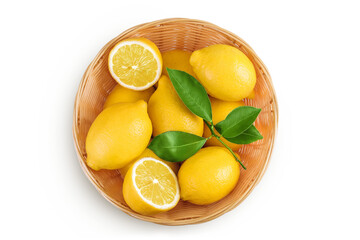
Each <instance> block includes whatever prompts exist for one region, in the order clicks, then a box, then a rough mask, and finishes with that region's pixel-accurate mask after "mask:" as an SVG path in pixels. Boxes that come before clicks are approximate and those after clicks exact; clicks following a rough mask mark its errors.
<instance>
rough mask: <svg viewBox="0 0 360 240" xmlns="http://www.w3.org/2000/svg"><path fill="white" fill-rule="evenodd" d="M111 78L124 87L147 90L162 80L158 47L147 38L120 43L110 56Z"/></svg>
mask: <svg viewBox="0 0 360 240" xmlns="http://www.w3.org/2000/svg"><path fill="white" fill-rule="evenodd" d="M108 66H109V71H110V74H111V76H112V77H113V78H114V79H115V80H116V81H117V82H118V83H119V84H120V85H122V86H123V87H126V88H129V89H133V90H138V91H140V90H145V89H148V88H150V87H151V86H153V85H154V84H155V83H156V82H157V81H158V80H159V78H160V75H161V71H162V57H161V53H160V51H159V49H158V48H157V46H156V45H155V44H154V43H153V42H151V41H150V40H148V39H146V38H131V39H126V40H124V41H121V42H119V43H118V44H117V45H116V46H115V47H114V48H113V49H112V50H111V51H110V54H109V59H108Z"/></svg>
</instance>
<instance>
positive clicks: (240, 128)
mask: <svg viewBox="0 0 360 240" xmlns="http://www.w3.org/2000/svg"><path fill="white" fill-rule="evenodd" d="M260 111H261V109H260V108H254V107H250V106H242V107H237V108H235V109H234V110H232V111H231V112H230V113H229V114H228V115H227V116H226V118H225V120H223V121H221V122H219V123H218V124H216V125H215V128H216V130H217V131H218V132H219V133H220V134H221V135H222V136H223V137H225V138H234V137H237V136H239V135H240V134H241V133H243V132H244V131H245V130H246V129H248V128H249V127H250V126H251V125H252V124H253V122H254V121H255V119H256V118H257V116H258V115H259V113H260Z"/></svg>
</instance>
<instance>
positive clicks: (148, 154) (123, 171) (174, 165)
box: [120, 148, 179, 178]
mask: <svg viewBox="0 0 360 240" xmlns="http://www.w3.org/2000/svg"><path fill="white" fill-rule="evenodd" d="M144 157H152V158H155V159H157V160H160V161H162V162H163V163H165V164H166V165H168V166H169V167H170V168H171V169H172V170H173V171H174V173H175V174H177V172H178V171H179V164H178V163H176V162H169V161H165V160H163V159H161V158H159V157H158V156H157V155H156V154H155V153H154V152H153V151H151V150H150V149H149V148H146V149H145V151H144V152H143V153H142V154H140V156H139V157H137V158H136V159H135V160H133V161H131V162H130V163H129V164H127V165H126V166H125V167H123V168H121V169H120V173H121V176H122V177H123V178H124V177H125V175H126V173H127V171H128V170H129V169H130V167H131V166H132V165H133V164H134V163H135V162H136V161H137V160H139V159H141V158H144Z"/></svg>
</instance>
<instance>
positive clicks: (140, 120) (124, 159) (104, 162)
mask: <svg viewBox="0 0 360 240" xmlns="http://www.w3.org/2000/svg"><path fill="white" fill-rule="evenodd" d="M146 109H147V104H146V102H144V101H142V100H140V101H137V102H135V103H117V104H114V105H112V106H110V107H108V108H106V109H105V110H103V111H102V112H101V113H100V114H99V115H98V116H97V117H96V119H95V121H94V122H93V123H92V125H91V127H90V129H89V132H88V135H87V137H86V146H85V147H86V152H87V159H86V162H87V164H88V166H89V167H91V168H92V169H94V170H99V169H118V168H122V167H124V166H125V165H126V164H128V163H129V162H130V161H131V160H133V159H134V158H136V157H137V156H139V155H140V154H141V153H142V152H143V151H144V150H145V148H146V147H147V145H148V143H149V141H150V138H151V133H152V126H151V121H150V118H149V116H148V114H147V111H146Z"/></svg>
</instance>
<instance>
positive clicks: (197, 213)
mask: <svg viewBox="0 0 360 240" xmlns="http://www.w3.org/2000/svg"><path fill="white" fill-rule="evenodd" d="M132 37H145V38H148V39H150V40H151V41H153V42H154V43H155V44H156V45H157V46H158V48H159V49H160V51H161V52H164V51H169V50H173V49H183V50H188V51H194V50H197V49H200V48H203V47H206V46H209V45H212V44H218V43H221V44H228V45H231V46H234V47H236V48H238V49H240V50H241V51H242V52H243V53H245V54H246V55H247V56H248V57H249V59H250V60H251V61H252V62H253V64H254V67H255V69H256V74H257V83H256V86H255V92H256V96H255V99H253V100H248V99H246V100H245V104H246V105H249V106H254V107H259V108H261V109H262V111H261V113H260V115H259V117H258V118H257V120H256V122H255V125H256V127H257V128H258V129H259V131H260V132H261V133H262V135H263V136H264V139H262V140H260V141H257V142H255V143H252V144H248V145H244V146H243V147H242V148H241V149H240V150H239V154H240V156H241V159H242V161H243V163H244V165H245V166H246V167H247V170H246V171H243V170H242V169H241V170H242V171H241V174H240V179H239V181H238V184H237V186H236V187H235V189H234V190H233V191H232V192H231V193H230V194H229V195H228V196H226V197H225V198H223V199H222V200H220V201H218V202H216V203H213V204H210V205H206V206H198V205H194V204H191V203H188V202H184V201H180V202H179V204H178V205H177V206H176V207H175V208H174V209H172V210H171V211H169V212H166V213H160V214H157V215H154V216H143V215H140V214H138V213H136V212H134V211H132V210H131V209H130V208H129V207H128V206H127V205H126V203H125V201H124V198H123V196H122V182H123V180H122V179H121V177H120V173H119V171H117V170H100V171H94V170H92V169H91V168H89V167H87V165H86V163H85V159H86V151H85V139H86V135H87V132H88V130H89V128H90V125H91V123H92V122H93V121H94V119H95V118H96V116H97V115H98V114H99V113H100V112H101V111H102V108H103V104H104V102H105V99H106V97H107V96H108V94H109V93H110V92H111V90H112V89H113V87H114V86H115V85H116V82H115V81H114V80H113V78H112V77H111V75H110V73H109V71H108V68H107V59H108V55H109V52H110V50H111V49H112V48H113V47H114V46H115V44H116V43H118V42H119V41H121V40H123V39H127V38H132ZM277 121H278V108H277V102H276V96H275V92H274V89H273V86H272V82H271V78H270V75H269V73H268V71H267V69H266V67H265V65H264V64H263V63H262V61H261V60H260V59H259V58H258V57H257V55H256V54H255V52H254V51H253V50H252V49H251V47H250V46H249V45H248V44H247V43H246V42H244V41H243V40H242V39H241V38H239V37H238V36H236V35H234V34H233V33H231V32H229V31H227V30H224V29H222V28H220V27H218V26H216V25H213V24H211V23H208V22H204V21H199V20H191V19H164V20H159V21H155V22H151V23H146V24H142V25H138V26H135V27H133V28H131V29H128V30H127V31H125V32H123V33H122V34H120V35H119V36H117V37H116V38H114V39H113V40H111V41H110V42H109V43H107V44H106V45H105V46H104V47H103V48H102V49H101V51H100V52H99V53H98V55H97V56H96V57H95V59H94V60H93V61H92V62H91V64H90V65H89V67H88V68H87V70H86V72H85V74H84V76H83V79H82V81H81V83H80V86H79V90H78V93H77V95H76V100H75V107H74V119H73V135H74V141H75V147H76V151H77V153H78V157H79V160H80V164H81V167H82V168H83V170H84V172H85V174H86V175H87V176H88V178H89V179H90V181H91V182H92V183H93V184H94V186H95V187H96V188H97V190H98V191H99V192H100V193H101V194H102V195H103V196H104V197H105V198H106V199H107V200H109V201H110V202H111V203H113V204H114V205H115V206H117V207H118V208H120V209H121V210H122V211H124V212H126V213H127V214H129V215H131V216H134V217H136V218H139V219H142V220H145V221H150V222H154V223H159V224H166V225H185V224H193V223H201V222H206V221H209V220H211V219H214V218H216V217H218V216H220V215H222V214H224V213H226V212H228V211H230V210H231V209H233V208H234V207H236V206H237V205H238V204H240V203H241V202H242V201H243V200H244V199H245V198H246V197H247V196H248V195H249V193H250V192H251V191H252V189H253V188H254V187H255V186H256V184H257V183H258V182H259V181H260V179H261V177H262V175H263V174H264V172H265V170H266V167H267V165H268V162H269V160H270V155H271V152H272V149H273V143H274V139H275V134H276V129H277Z"/></svg>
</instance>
